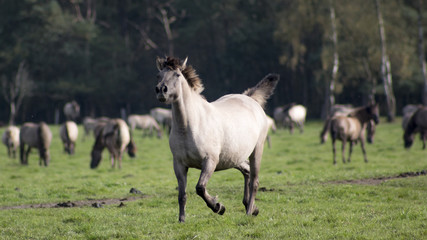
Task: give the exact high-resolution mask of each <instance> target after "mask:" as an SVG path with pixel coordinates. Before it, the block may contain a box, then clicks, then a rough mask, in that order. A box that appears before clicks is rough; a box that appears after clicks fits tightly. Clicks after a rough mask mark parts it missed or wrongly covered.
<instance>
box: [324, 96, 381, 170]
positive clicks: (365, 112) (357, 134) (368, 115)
mask: <svg viewBox="0 0 427 240" xmlns="http://www.w3.org/2000/svg"><path fill="white" fill-rule="evenodd" d="M370 120H373V121H374V122H375V124H378V123H379V113H378V105H377V104H375V105H368V106H365V107H359V108H356V109H355V110H354V111H353V112H351V113H350V114H349V116H348V117H347V116H337V117H333V118H332V119H331V121H330V134H331V138H332V151H333V154H334V161H333V163H334V164H336V163H337V162H336V150H335V141H336V140H337V139H338V140H341V141H342V161H343V163H345V145H346V143H347V141H349V143H350V151H349V154H348V162H350V159H351V153H352V151H353V145H354V144H355V143H357V141H360V145H361V147H362V152H363V157H364V159H365V162H368V158H367V157H366V151H365V136H364V135H365V128H366V126H367V123H368V122H369V121H370Z"/></svg>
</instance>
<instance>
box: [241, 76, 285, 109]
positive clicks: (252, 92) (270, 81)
mask: <svg viewBox="0 0 427 240" xmlns="http://www.w3.org/2000/svg"><path fill="white" fill-rule="evenodd" d="M279 78H280V76H279V74H272V73H270V74H268V75H267V76H265V77H264V78H263V79H262V80H261V81H260V82H259V83H258V84H257V85H256V86H255V87H252V88H249V89H247V90H246V91H244V92H243V94H245V95H248V96H249V97H251V98H253V99H254V100H255V101H257V102H258V103H259V105H261V107H264V106H265V103H266V102H267V99H268V98H269V97H270V96H271V95H272V94H273V91H274V89H275V88H276V85H277V82H278V81H279Z"/></svg>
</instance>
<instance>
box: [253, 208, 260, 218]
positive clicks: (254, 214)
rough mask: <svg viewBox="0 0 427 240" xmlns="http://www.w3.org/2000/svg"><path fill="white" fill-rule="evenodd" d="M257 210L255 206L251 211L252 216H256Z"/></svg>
mask: <svg viewBox="0 0 427 240" xmlns="http://www.w3.org/2000/svg"><path fill="white" fill-rule="evenodd" d="M258 213H259V210H258V208H257V207H255V209H254V211H253V212H252V216H258Z"/></svg>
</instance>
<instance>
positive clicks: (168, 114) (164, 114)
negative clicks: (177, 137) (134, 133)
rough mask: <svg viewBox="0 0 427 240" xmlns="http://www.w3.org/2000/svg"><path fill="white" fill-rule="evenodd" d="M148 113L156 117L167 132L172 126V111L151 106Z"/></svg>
mask: <svg viewBox="0 0 427 240" xmlns="http://www.w3.org/2000/svg"><path fill="white" fill-rule="evenodd" d="M150 115H151V116H152V117H153V118H154V119H156V121H157V122H158V123H159V124H161V125H162V126H163V128H166V129H167V130H168V133H169V132H170V130H171V127H172V111H171V110H170V109H166V108H160V107H157V108H153V109H151V110H150Z"/></svg>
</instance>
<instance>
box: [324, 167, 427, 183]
mask: <svg viewBox="0 0 427 240" xmlns="http://www.w3.org/2000/svg"><path fill="white" fill-rule="evenodd" d="M425 175H427V171H426V170H421V171H419V172H404V173H400V174H398V175H395V176H385V177H378V178H365V179H351V180H338V181H329V182H326V184H360V185H379V184H381V183H383V182H385V181H388V180H393V179H399V178H409V177H418V176H425Z"/></svg>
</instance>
